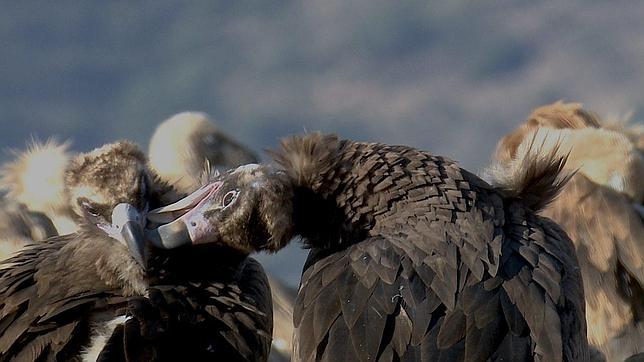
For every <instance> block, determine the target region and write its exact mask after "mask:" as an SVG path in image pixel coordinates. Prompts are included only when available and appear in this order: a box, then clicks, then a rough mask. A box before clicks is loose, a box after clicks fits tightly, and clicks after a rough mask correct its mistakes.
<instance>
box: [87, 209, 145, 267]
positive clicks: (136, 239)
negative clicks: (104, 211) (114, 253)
mask: <svg viewBox="0 0 644 362" xmlns="http://www.w3.org/2000/svg"><path fill="white" fill-rule="evenodd" d="M144 223H145V215H144V214H143V213H142V212H141V211H139V210H137V209H136V208H135V207H134V206H132V205H130V204H128V203H120V204H118V205H116V206H115V207H114V209H113V210H112V224H111V225H110V224H100V225H98V227H99V228H101V229H102V230H103V231H104V232H105V233H107V234H108V235H109V236H110V237H112V238H113V239H116V240H118V241H120V242H121V243H122V244H123V245H125V246H126V247H127V248H128V250H129V251H130V254H131V255H132V257H133V258H134V260H136V261H137V263H139V264H140V265H141V267H142V268H143V270H145V269H146V265H145V259H144V257H143V256H144V253H145V237H144V234H143V224H144Z"/></svg>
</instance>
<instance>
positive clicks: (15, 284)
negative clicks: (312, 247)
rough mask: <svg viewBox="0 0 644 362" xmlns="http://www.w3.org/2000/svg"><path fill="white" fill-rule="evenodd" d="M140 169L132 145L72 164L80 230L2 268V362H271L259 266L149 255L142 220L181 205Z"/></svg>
mask: <svg viewBox="0 0 644 362" xmlns="http://www.w3.org/2000/svg"><path fill="white" fill-rule="evenodd" d="M146 163H147V159H146V157H145V155H144V154H143V153H142V152H141V151H140V150H139V149H138V148H137V147H136V146H135V145H133V144H131V143H127V142H119V143H115V144H110V145H106V146H104V147H102V148H99V149H96V150H94V151H92V152H89V153H87V154H80V155H78V156H77V157H75V158H74V159H73V160H72V161H70V163H69V165H68V166H67V168H66V172H65V177H64V180H65V194H66V195H67V196H68V198H69V205H70V207H71V209H72V210H73V215H74V217H75V220H76V222H77V223H78V225H79V231H78V232H76V233H73V234H69V235H64V236H59V237H54V238H51V239H48V240H46V241H42V242H38V243H31V244H29V245H27V246H25V247H24V248H23V249H21V250H20V251H19V252H18V253H17V254H16V255H15V256H13V257H11V258H9V259H8V260H6V261H5V262H4V264H3V265H2V268H0V360H13V359H15V360H30V361H31V360H34V361H35V360H81V359H82V360H106V361H123V360H128V361H156V360H190V361H192V360H212V359H213V358H216V357H217V358H222V359H223V360H227V361H247V360H257V361H265V360H266V359H267V358H268V352H269V349H270V340H271V339H270V336H271V328H272V315H271V299H270V298H271V297H270V288H269V286H268V280H267V279H266V276H265V275H264V273H263V270H262V268H261V266H260V265H259V264H258V263H257V262H255V261H254V260H252V259H250V258H247V257H246V255H244V254H243V253H239V252H235V251H234V250H230V249H225V248H219V247H217V246H213V245H210V246H205V247H200V248H199V247H195V248H184V249H178V250H174V251H172V252H162V251H159V252H155V251H154V250H146V249H145V247H144V245H145V244H144V231H143V225H144V224H145V222H146V218H145V213H146V210H148V209H149V208H153V207H157V206H160V205H161V204H164V203H167V202H168V201H169V200H168V199H166V198H167V197H174V198H175V199H176V197H175V196H173V193H174V191H173V190H172V189H171V188H170V187H169V186H168V185H167V184H165V183H164V182H162V181H160V180H159V179H158V178H157V177H156V176H155V175H154V174H153V173H152V172H150V171H149V169H148V167H147V164H146ZM168 195H170V196H168Z"/></svg>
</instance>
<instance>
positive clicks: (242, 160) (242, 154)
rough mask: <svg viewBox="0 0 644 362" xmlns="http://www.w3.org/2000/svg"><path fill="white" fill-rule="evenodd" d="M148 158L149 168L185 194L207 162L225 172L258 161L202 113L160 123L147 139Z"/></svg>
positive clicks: (255, 156) (183, 115)
mask: <svg viewBox="0 0 644 362" xmlns="http://www.w3.org/2000/svg"><path fill="white" fill-rule="evenodd" d="M148 155H149V157H150V166H151V167H152V169H154V170H155V171H156V172H157V174H159V176H160V177H161V178H162V179H164V180H166V181H168V182H170V183H171V184H172V185H173V186H174V187H175V188H176V189H177V190H179V191H181V192H186V193H190V192H192V191H194V190H195V189H196V187H195V186H198V185H199V178H198V176H200V175H201V173H202V170H203V169H204V164H205V163H206V162H207V163H208V164H209V165H210V166H211V167H213V168H216V169H219V170H220V171H224V170H227V169H229V168H232V167H236V166H240V165H243V164H248V163H254V162H257V160H258V157H257V155H256V154H255V153H253V151H251V150H249V149H248V148H246V147H245V146H243V145H242V144H241V143H239V142H237V141H236V140H234V139H233V138H232V137H230V136H228V135H226V134H225V133H223V132H222V131H221V129H219V128H218V127H217V126H216V125H215V123H214V122H213V121H212V120H211V119H210V117H209V116H208V115H207V114H205V113H202V112H182V113H178V114H175V115H174V116H172V117H170V118H168V119H166V120H164V121H163V122H161V124H159V126H158V127H157V129H156V130H155V131H154V134H153V135H152V138H151V139H150V146H149V149H148Z"/></svg>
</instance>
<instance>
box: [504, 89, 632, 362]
mask: <svg viewBox="0 0 644 362" xmlns="http://www.w3.org/2000/svg"><path fill="white" fill-rule="evenodd" d="M643 137H644V132H642V130H641V128H640V129H638V128H636V127H633V128H629V127H627V126H626V125H624V124H612V125H611V124H607V123H606V122H603V121H601V120H600V119H599V118H598V117H597V116H595V115H593V114H592V113H590V112H587V111H585V110H584V109H582V108H581V105H580V104H576V103H568V104H564V103H561V102H557V103H554V104H551V105H547V106H544V107H540V108H538V109H536V110H535V111H534V112H533V113H532V114H531V115H530V117H529V118H528V120H527V121H526V122H525V123H524V124H522V125H521V126H519V127H518V128H517V129H516V130H515V131H513V132H511V133H509V134H508V135H506V136H505V137H503V138H502V139H501V140H500V141H499V144H498V149H497V154H496V157H497V159H498V160H499V161H500V162H501V163H505V164H508V163H512V162H516V161H514V158H515V157H516V155H517V154H519V153H521V152H523V150H524V149H525V148H526V147H528V145H529V144H537V145H541V147H542V148H543V150H544V152H557V153H558V154H560V155H569V157H568V162H567V163H566V166H565V168H566V169H568V170H570V171H576V174H575V175H574V176H573V177H572V179H571V180H570V182H569V183H568V184H567V185H566V186H565V187H564V188H563V190H562V192H561V195H560V196H559V197H558V198H557V199H555V200H554V201H553V202H552V203H551V204H550V205H549V206H547V207H546V208H545V209H544V210H543V211H542V214H543V215H544V216H547V217H549V218H552V219H553V220H554V221H556V222H557V223H559V224H560V225H561V226H562V227H563V228H564V230H565V231H566V232H567V233H568V235H569V236H570V237H571V239H572V240H573V242H574V243H575V247H576V250H577V257H578V259H579V264H580V266H581V272H582V276H583V280H584V290H585V291H586V320H587V324H588V340H589V342H590V343H591V345H592V346H594V347H595V348H596V349H598V350H599V351H601V352H602V353H603V354H604V355H605V357H606V359H607V360H609V361H622V360H624V359H625V358H627V357H629V356H631V355H633V354H636V353H638V352H644V321H643V320H642V318H644V222H643V220H644V219H643V218H642V215H643V214H642V202H643V201H644V183H643V182H642V179H644V157H643V153H642V152H643V151H644V148H643V147H642V144H639V143H638V140H641V139H642V138H643ZM598 358H601V357H598Z"/></svg>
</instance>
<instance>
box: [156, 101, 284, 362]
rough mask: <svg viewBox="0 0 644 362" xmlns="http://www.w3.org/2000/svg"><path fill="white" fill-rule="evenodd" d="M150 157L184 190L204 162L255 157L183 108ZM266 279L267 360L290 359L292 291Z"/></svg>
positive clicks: (224, 163)
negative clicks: (269, 299) (269, 307)
mask: <svg viewBox="0 0 644 362" xmlns="http://www.w3.org/2000/svg"><path fill="white" fill-rule="evenodd" d="M149 157H150V164H151V166H152V167H153V168H154V169H155V170H156V172H157V174H158V175H159V177H160V178H161V179H162V180H163V181H165V182H168V183H169V184H172V185H174V186H175V188H177V189H179V190H181V191H182V192H184V193H186V194H188V193H191V192H192V191H194V190H196V189H197V188H198V187H199V186H200V183H201V180H200V177H199V176H201V175H202V173H203V172H204V166H205V165H209V167H211V168H212V169H213V170H220V171H224V170H227V169H230V168H233V167H236V166H240V165H242V164H247V163H255V162H257V161H258V157H257V155H255V153H253V152H252V151H251V150H249V149H248V148H246V147H245V146H243V145H242V144H241V143H239V142H238V141H236V140H234V139H233V138H232V137H231V136H229V135H227V134H224V133H223V132H222V130H221V129H220V128H219V127H217V126H216V125H215V123H214V122H213V121H211V120H210V117H209V116H208V115H207V114H205V113H201V112H183V113H179V114H176V115H174V116H172V117H170V118H168V119H167V120H165V121H163V122H162V123H161V124H160V125H159V126H158V127H157V129H156V131H155V132H154V135H153V136H152V139H151V140H150V147H149ZM269 281H270V284H271V291H272V293H273V318H274V326H273V327H274V328H273V337H274V338H273V348H272V349H271V358H270V360H271V361H273V362H280V361H290V360H291V350H292V344H291V342H292V339H293V302H294V301H295V297H294V293H291V292H290V291H289V290H288V288H287V287H286V286H284V285H283V284H282V283H281V282H280V281H279V280H278V279H277V278H275V277H270V276H269Z"/></svg>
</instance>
